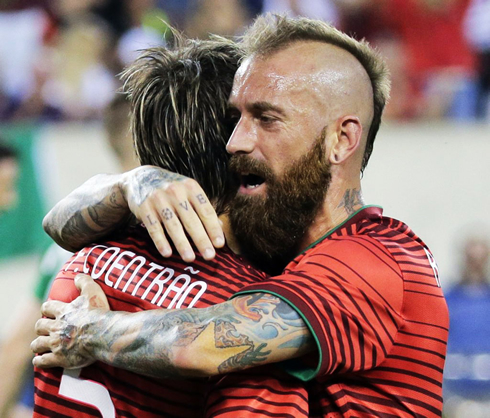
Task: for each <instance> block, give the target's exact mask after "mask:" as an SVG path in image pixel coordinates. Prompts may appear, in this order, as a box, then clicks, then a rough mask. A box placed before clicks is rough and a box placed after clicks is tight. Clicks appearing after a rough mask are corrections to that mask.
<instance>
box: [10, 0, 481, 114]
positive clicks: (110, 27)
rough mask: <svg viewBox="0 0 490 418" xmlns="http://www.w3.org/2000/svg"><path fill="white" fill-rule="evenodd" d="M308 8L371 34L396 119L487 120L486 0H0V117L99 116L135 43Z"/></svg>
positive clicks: (231, 32)
mask: <svg viewBox="0 0 490 418" xmlns="http://www.w3.org/2000/svg"><path fill="white" fill-rule="evenodd" d="M267 11H273V12H281V13H288V14H290V15H304V16H309V17H314V18H320V19H323V20H325V21H328V22H331V23H332V24H333V25H335V26H337V27H338V28H340V29H342V30H343V31H345V32H347V33H349V34H352V35H354V36H355V37H356V38H366V39H367V40H369V41H370V42H371V43H372V44H373V45H375V46H377V47H378V48H379V49H380V51H381V52H382V54H383V55H384V56H385V58H386V60H387V61H388V64H389V66H390V68H391V72H392V77H393V94H392V100H391V102H390V104H389V106H388V109H387V112H386V116H387V117H388V118H392V119H402V120H407V119H408V120H413V119H440V118H450V119H457V120H472V119H476V118H478V119H485V118H486V119H488V118H489V113H490V112H489V92H490V5H489V3H488V1H486V0H376V1H372V0H308V1H301V0H49V1H48V0H5V1H3V2H1V4H0V119H1V120H4V121H5V120H7V121H10V120H19V119H24V118H31V119H32V118H34V119H41V120H87V119H93V118H100V116H101V112H102V110H103V109H104V107H105V106H106V105H107V103H109V102H110V100H111V97H112V96H113V94H114V91H115V88H117V83H118V79H117V78H116V77H115V75H116V74H118V73H119V72H120V71H121V69H122V68H123V67H124V66H125V65H126V64H127V63H128V62H130V61H131V60H132V59H133V58H134V57H135V54H137V51H138V50H139V49H142V48H145V47H148V46H154V45H162V44H165V43H166V42H167V41H168V37H169V36H170V32H169V31H168V27H167V25H168V24H170V25H172V26H174V27H176V28H178V29H179V30H181V31H183V32H184V33H185V34H187V35H188V36H190V37H198V38H206V37H207V36H209V34H210V33H215V34H220V35H224V36H235V35H240V33H241V32H242V30H243V28H244V27H245V26H246V25H247V24H249V23H250V21H251V19H253V18H254V16H256V15H257V14H258V13H263V12H267Z"/></svg>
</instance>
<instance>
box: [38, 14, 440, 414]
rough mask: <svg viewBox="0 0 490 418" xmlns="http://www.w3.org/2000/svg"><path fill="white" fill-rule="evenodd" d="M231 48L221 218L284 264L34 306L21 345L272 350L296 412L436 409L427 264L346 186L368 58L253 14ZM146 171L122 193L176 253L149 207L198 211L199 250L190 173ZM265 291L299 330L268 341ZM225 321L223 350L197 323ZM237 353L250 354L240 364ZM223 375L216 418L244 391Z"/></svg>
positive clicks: (406, 232)
mask: <svg viewBox="0 0 490 418" xmlns="http://www.w3.org/2000/svg"><path fill="white" fill-rule="evenodd" d="M242 45H243V47H244V48H245V51H246V55H245V59H244V60H243V61H242V63H241V65H240V67H239V69H238V71H237V74H236V75H235V80H234V84H233V90H232V94H231V97H230V100H229V103H230V108H231V112H232V114H234V115H235V116H236V119H237V126H236V128H235V130H234V132H233V134H232V136H231V138H230V140H229V142H228V145H227V149H228V151H229V152H230V153H232V154H233V157H232V160H231V167H232V169H233V170H234V171H236V172H237V174H238V175H239V176H240V179H241V185H240V187H239V189H238V192H237V195H236V196H235V197H234V198H233V199H232V202H231V205H230V220H231V225H232V228H233V232H234V233H235V235H236V238H237V240H238V242H239V243H240V248H241V250H242V251H243V253H244V254H245V255H246V256H247V257H249V258H250V259H251V260H252V261H253V262H254V263H255V264H256V265H259V266H268V265H269V263H270V264H271V265H272V266H273V267H274V268H277V267H278V266H281V265H283V264H284V263H287V266H286V267H285V269H284V271H283V272H282V273H281V274H279V275H277V276H275V277H272V278H270V279H269V280H265V281H261V282H259V283H255V284H252V285H247V286H246V287H244V288H243V289H242V290H241V291H240V292H239V293H238V294H237V295H235V296H234V298H233V299H231V300H230V301H229V302H226V303H223V304H220V305H217V306H215V307H212V308H207V309H202V310H198V309H190V310H186V311H185V312H184V311H183V312H179V311H173V312H169V311H163V312H160V311H158V312H157V311H153V312H151V313H147V312H144V313H142V314H141V315H134V314H133V315H132V314H126V313H122V312H109V311H108V310H107V307H104V308H101V309H89V308H86V307H81V308H80V307H79V306H78V304H76V303H75V304H71V305H66V304H60V303H47V304H46V305H45V307H44V309H45V313H46V314H47V315H48V316H49V317H50V318H52V319H45V320H42V321H41V322H40V323H39V326H38V330H39V332H40V335H41V336H40V337H38V339H36V340H35V341H34V342H33V349H34V350H35V351H36V352H39V353H44V352H46V354H43V355H42V356H39V357H37V358H36V359H35V364H36V365H38V366H39V367H53V366H56V365H62V366H65V367H76V366H78V365H79V364H80V363H81V362H91V361H94V360H100V361H103V362H105V363H108V364H112V365H115V366H117V367H122V368H126V369H129V370H133V371H137V372H139V373H145V374H149V375H153V376H167V375H171V376H172V375H178V374H179V373H189V374H195V375H201V374H205V375H219V374H222V373H224V372H230V371H235V370H241V369H243V368H244V367H251V366H257V365H261V364H269V363H274V362H280V361H282V360H286V359H287V360H288V361H283V362H282V363H281V364H280V366H281V367H282V368H283V369H284V370H285V371H288V372H289V373H290V374H291V375H294V376H296V377H297V378H298V379H301V380H304V381H306V382H307V383H305V390H306V396H307V400H308V408H309V411H308V414H309V416H323V417H334V416H335V417H338V416H343V417H360V416H361V417H379V416H393V417H394V416H396V417H413V416H424V417H440V416H441V410H442V389H441V387H442V371H443V367H444V356H445V350H446V342H447V331H448V312H447V307H446V304H445V301H444V297H443V295H442V291H441V289H440V285H439V281H438V270H437V265H436V263H435V261H434V259H433V257H432V255H431V253H430V251H429V250H428V248H427V246H426V245H425V244H424V243H423V241H422V240H421V239H420V238H418V237H417V236H416V235H415V234H414V233H413V231H411V230H410V228H409V227H408V226H406V225H405V224H403V223H402V222H400V221H397V220H394V219H391V218H386V217H383V216H382V210H381V208H379V207H376V206H366V205H364V203H363V200H362V195H361V185H360V177H361V176H360V174H361V173H362V171H363V170H364V168H365V167H366V164H367V162H368V160H369V157H370V155H371V152H372V149H373V143H374V139H375V136H376V133H377V130H378V128H379V125H380V121H381V114H382V110H383V107H384V104H385V101H386V99H387V97H388V92H389V82H388V79H387V74H386V69H385V67H384V65H383V63H382V61H381V60H380V59H379V57H378V56H377V55H376V53H375V52H374V51H373V50H372V49H371V48H370V47H369V46H368V45H367V44H366V43H364V42H357V41H355V40H353V39H352V38H350V37H348V36H347V35H345V34H343V33H341V32H339V31H337V30H335V29H333V28H332V27H330V26H328V25H327V24H325V23H324V22H320V21H315V20H309V19H297V20H292V19H288V18H284V17H269V16H265V17H259V18H258V19H257V20H256V22H255V23H254V25H253V26H252V27H251V28H250V29H249V30H248V31H247V32H246V33H245V36H244V40H243V43H242ZM149 183H150V182H149V181H147V182H146V183H145V184H146V185H147V186H146V190H147V194H146V195H145V196H146V197H147V198H146V199H145V200H144V201H143V199H139V200H138V202H134V203H132V200H133V199H132V198H131V197H130V196H129V195H128V194H126V195H125V196H126V198H128V199H129V205H130V206H131V205H133V207H136V206H137V209H135V210H136V211H139V213H140V216H141V217H142V219H144V216H149V219H148V220H151V221H152V223H151V225H150V227H151V228H154V230H153V231H152V237H153V238H154V241H155V242H156V243H157V246H158V247H159V248H160V249H161V251H164V250H165V249H166V245H167V244H166V240H167V238H166V237H165V235H164V234H163V230H162V229H161V224H160V222H158V221H160V220H161V221H162V223H163V224H164V225H165V227H166V229H167V231H168V232H167V233H168V235H169V236H170V237H172V239H173V240H174V242H177V243H176V247H177V249H178V251H179V252H180V253H186V252H187V251H188V250H189V246H188V245H189V244H188V242H186V237H185V234H184V233H179V232H177V231H176V228H175V225H170V224H169V223H166V222H165V219H162V218H161V216H160V215H158V214H159V213H161V211H165V210H171V211H174V212H173V213H175V212H177V211H179V216H180V217H181V219H182V224H183V225H184V226H185V228H186V229H189V230H192V229H193V228H194V227H195V223H196V222H195V219H196V218H198V217H200V219H201V222H202V223H201V224H198V226H199V228H200V231H201V232H202V231H204V229H205V228H206V229H208V232H209V230H211V232H209V235H210V239H208V241H206V239H207V238H206V237H204V238H203V236H202V234H201V232H198V233H195V232H194V233H195V237H193V239H194V241H197V242H196V244H197V246H198V248H199V250H200V251H201V252H203V251H204V250H205V249H206V248H207V249H209V245H210V242H214V240H215V238H216V237H217V236H218V234H217V233H216V231H215V230H214V227H213V226H211V227H210V226H209V225H210V221H209V214H207V217H206V216H204V217H202V216H201V212H203V209H202V207H203V205H200V203H199V202H198V201H197V200H196V199H195V195H196V190H199V189H196V186H195V184H194V183H192V182H187V184H183V183H182V182H181V183H171V184H170V185H169V184H168V183H165V184H162V183H160V184H158V185H157V187H156V188H155V187H152V186H151V185H149ZM165 188H171V189H172V191H171V193H167V192H166V191H165V190H164V189H165ZM157 189H158V190H157ZM150 190H151V191H152V193H151V196H149V195H150ZM192 200H194V202H195V203H194V204H192V210H190V208H191V206H190V205H187V203H188V202H189V201H192ZM180 204H184V206H186V207H187V208H189V210H187V211H181V210H179V209H178V206H179V205H180ZM155 225H156V226H155ZM179 227H180V228H182V226H181V225H179ZM174 237H176V238H174ZM186 257H187V258H189V259H190V258H192V257H189V254H186ZM247 296H248V297H249V299H248V300H247V299H246V297H247ZM266 296H268V298H269V299H264V298H266ZM244 297H245V298H244ZM258 300H261V301H262V302H260V303H257V301H258ZM265 300H268V301H269V303H270V304H272V305H274V304H279V303H280V302H281V301H286V302H287V305H288V307H289V308H291V309H292V310H293V311H295V312H296V313H297V314H299V315H300V316H301V318H302V320H303V321H304V324H305V326H306V327H308V330H309V336H310V338H306V339H304V338H302V339H303V342H301V345H296V344H295V343H296V341H294V340H289V341H288V342H283V340H282V338H284V336H285V335H288V332H287V331H285V330H283V329H281V328H279V327H275V326H273V324H272V323H268V322H267V321H266V322H265V323H262V322H261V320H262V319H263V318H268V319H270V320H272V318H274V316H275V315H277V314H279V312H281V315H282V317H283V318H286V317H287V316H288V315H290V313H291V312H290V311H289V312H287V313H285V312H283V311H281V310H274V311H273V310H271V309H270V307H271V305H270V304H269V305H264V304H263V302H264V301H265ZM250 307H253V308H251V309H249V311H248V312H249V313H245V312H246V308H250ZM225 322H228V323H230V324H231V323H232V324H233V327H232V328H230V330H231V332H232V334H233V335H235V336H237V337H239V339H240V340H241V341H242V342H243V344H244V345H247V350H246V351H244V352H243V353H238V354H236V355H234V356H227V355H225V354H223V353H222V352H221V351H220V344H219V341H217V340H216V339H213V338H211V337H210V336H209V335H210V334H207V332H209V333H211V331H212V330H213V328H214V329H215V328H216V327H217V326H219V325H221V324H223V323H225ZM102 331H104V335H102V336H101V332H102ZM266 331H273V333H272V337H271V336H270V335H269V337H264V333H265V332H266ZM204 334H206V335H205V336H204ZM66 335H68V336H69V338H65V336H66ZM245 342H246V343H245ZM300 346H301V347H302V348H303V349H304V350H305V351H306V352H308V354H307V355H303V356H301V357H298V358H295V357H296V355H297V352H296V353H288V354H287V355H285V351H284V349H285V348H286V347H295V349H299V348H300ZM310 351H312V352H311V353H310ZM244 353H246V357H248V359H250V358H251V357H253V358H254V361H253V364H252V363H250V364H246V363H247V362H248V360H247V361H245V362H243V361H242V360H243V355H242V354H244ZM197 357H198V358H199V360H198V361H196V360H195V358H197ZM141 359H144V361H141ZM251 370H252V369H251ZM235 383H236V382H235V378H234V375H233V374H228V375H224V376H223V377H222V378H221V380H220V381H219V382H218V383H217V387H218V388H219V389H220V392H219V398H214V399H213V398H211V399H210V404H209V405H210V406H209V412H210V414H211V415H212V416H216V415H220V416H232V415H233V414H234V412H233V411H234V408H235V405H236V404H237V402H239V401H238V399H240V402H243V399H242V398H243V397H246V395H242V393H241V392H240V393H236V392H234V389H233V390H232V389H229V388H230V387H231V388H236V385H235ZM214 402H216V404H215V403H214Z"/></svg>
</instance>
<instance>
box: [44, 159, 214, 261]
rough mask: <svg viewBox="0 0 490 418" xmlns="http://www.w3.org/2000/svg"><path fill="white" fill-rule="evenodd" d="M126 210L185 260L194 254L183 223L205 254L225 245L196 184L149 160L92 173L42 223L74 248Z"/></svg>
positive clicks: (164, 249) (162, 247)
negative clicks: (105, 172)
mask: <svg viewBox="0 0 490 418" xmlns="http://www.w3.org/2000/svg"><path fill="white" fill-rule="evenodd" d="M131 212H132V213H133V214H134V216H135V217H136V218H137V219H138V220H140V221H141V222H143V223H144V224H145V226H146V228H147V230H148V232H149V234H150V236H151V238H152V239H153V242H154V243H155V245H156V247H157V249H158V251H159V252H160V253H161V254H162V255H163V256H164V257H168V256H170V255H171V254H172V247H171V246H170V244H169V242H168V238H170V239H171V240H172V241H173V243H174V245H175V247H176V249H177V251H178V252H179V254H180V255H181V257H182V258H183V259H184V260H185V261H193V260H194V258H195V255H194V252H193V250H192V247H191V245H190V243H189V240H188V237H187V235H186V233H185V232H184V228H185V230H186V231H187V232H188V233H189V236H190V237H191V239H192V240H193V241H194V243H195V244H196V246H197V248H198V250H199V251H200V252H201V254H203V256H204V258H206V259H211V258H213V257H214V255H215V250H214V247H222V246H223V245H224V236H223V231H222V229H221V226H220V224H219V221H218V218H217V216H216V212H215V211H214V208H213V206H212V205H211V203H210V202H209V201H208V199H207V197H206V195H205V194H204V192H203V190H202V189H201V187H200V186H199V184H198V183H197V182H196V181H194V180H193V179H190V178H188V177H185V176H181V175H179V174H175V173H172V172H170V171H167V170H163V169H161V168H159V167H154V166H142V167H138V168H136V169H134V170H131V171H128V172H127V173H123V174H120V175H97V176H95V177H93V178H91V179H90V180H88V181H87V182H86V183H85V184H83V185H82V186H80V187H79V188H78V189H76V190H75V191H73V192H72V193H71V194H70V195H68V196H67V197H66V198H65V199H63V200H62V201H61V202H59V203H58V204H57V205H56V206H55V207H54V208H53V209H52V210H51V211H50V212H49V213H48V214H47V215H46V217H45V218H44V221H43V227H44V229H45V230H46V232H47V233H48V234H49V235H50V236H51V237H52V238H53V239H54V240H55V241H56V242H57V243H58V244H59V245H61V246H62V247H63V248H65V249H67V250H71V251H75V250H78V249H80V248H81V247H83V246H84V245H86V244H89V243H91V242H94V241H95V240H97V239H99V238H101V237H103V236H106V235H107V234H108V233H110V232H111V231H113V230H114V229H115V228H117V227H118V226H119V225H121V224H122V223H123V222H125V221H127V220H128V218H129V216H130V215H131ZM162 225H163V227H162ZM164 228H165V231H166V233H165V232H164Z"/></svg>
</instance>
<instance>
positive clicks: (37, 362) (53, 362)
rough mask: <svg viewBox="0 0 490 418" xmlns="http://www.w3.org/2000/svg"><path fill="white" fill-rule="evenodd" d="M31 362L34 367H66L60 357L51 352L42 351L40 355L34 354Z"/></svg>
mask: <svg viewBox="0 0 490 418" xmlns="http://www.w3.org/2000/svg"><path fill="white" fill-rule="evenodd" d="M32 364H33V366H34V367H38V368H40V369H49V368H50V367H66V365H65V364H64V362H63V361H62V359H61V358H59V356H57V355H56V354H54V353H51V352H47V353H44V354H42V355H40V356H35V357H34V358H33V359H32Z"/></svg>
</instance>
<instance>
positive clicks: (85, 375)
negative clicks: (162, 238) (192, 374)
mask: <svg viewBox="0 0 490 418" xmlns="http://www.w3.org/2000/svg"><path fill="white" fill-rule="evenodd" d="M78 273H86V274H89V275H91V276H92V277H93V278H94V279H95V280H96V282H97V283H98V284H99V285H100V286H101V287H102V289H103V290H104V292H105V294H106V295H107V298H108V300H109V304H110V306H111V309H112V310H119V311H129V312H137V311H141V310H148V309H159V308H164V309H185V308H191V307H195V308H204V307H208V306H210V305H215V304H217V303H221V302H224V301H226V300H228V299H229V298H230V297H231V296H232V295H233V294H235V293H236V292H237V291H239V290H240V289H241V288H243V287H244V286H246V285H250V284H252V283H255V282H257V281H261V280H264V279H266V278H267V276H266V275H265V274H264V273H262V272H260V271H258V270H256V269H254V268H253V267H251V266H250V265H249V264H248V263H247V262H245V261H244V260H243V259H242V258H240V257H238V256H236V255H235V254H233V253H232V252H231V251H230V250H228V249H222V250H219V251H217V256H216V258H215V259H214V260H212V261H206V260H204V259H202V258H200V257H198V258H197V259H196V261H195V262H193V263H192V264H186V263H184V262H183V261H182V260H180V257H178V256H175V257H172V258H163V257H161V256H160V255H159V254H158V252H157V251H156V249H155V247H154V245H153V243H152V242H151V240H150V238H149V235H148V233H147V232H146V230H145V229H144V228H143V227H141V226H138V227H135V228H130V229H129V230H127V231H125V233H124V235H121V236H118V237H114V239H113V240H110V241H107V242H104V243H102V244H98V245H92V246H88V247H86V248H84V249H82V250H81V251H79V252H78V253H76V254H75V255H74V256H73V257H72V258H71V259H70V260H69V261H68V262H67V263H66V264H65V266H64V267H63V268H62V270H61V271H60V273H59V274H58V276H57V277H56V279H55V281H54V283H53V286H52V288H51V291H50V294H49V297H50V298H51V299H57V300H62V301H65V302H69V301H71V300H73V299H74V298H76V297H77V296H78V290H77V289H76V287H75V285H74V281H73V279H74V277H75V276H76V275H77V274H78ZM35 386H36V392H35V412H34V416H35V417H53V416H56V417H81V418H83V417H100V416H102V417H104V418H105V417H137V418H149V417H179V418H183V417H201V416H202V408H203V399H204V396H205V394H206V392H207V390H208V387H207V379H189V380H164V379H155V378H150V377H146V376H140V375H137V374H134V373H131V372H128V371H125V370H121V369H116V368H114V367H111V366H108V365H106V364H102V363H99V362H98V363H95V364H94V365H92V366H89V367H86V368H83V369H79V370H67V371H64V370H63V369H61V368H56V369H49V370H40V369H36V371H35Z"/></svg>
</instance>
